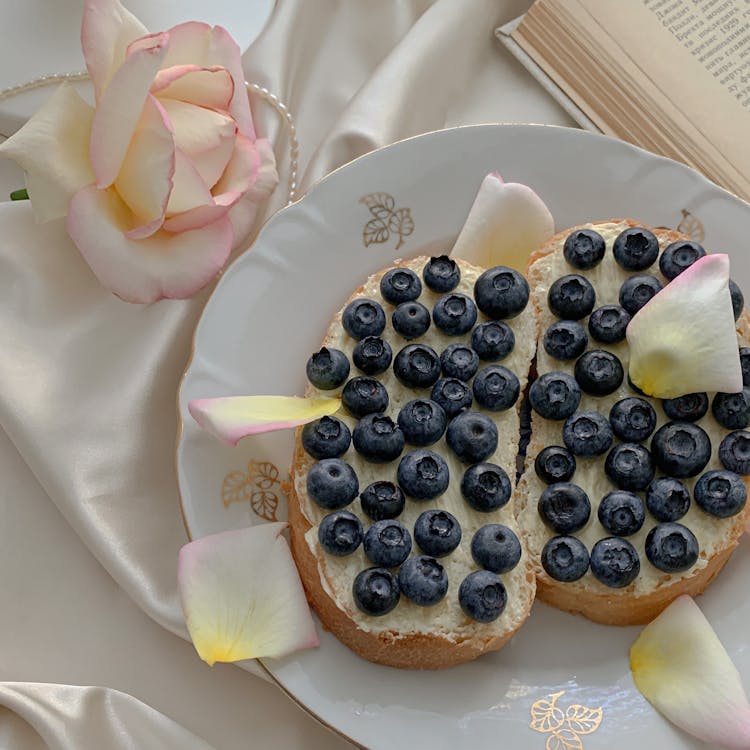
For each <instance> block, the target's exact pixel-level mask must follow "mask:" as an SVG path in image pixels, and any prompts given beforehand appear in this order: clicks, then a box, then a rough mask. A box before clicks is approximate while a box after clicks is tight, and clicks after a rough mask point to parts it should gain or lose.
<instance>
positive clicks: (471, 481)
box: [461, 463, 512, 513]
mask: <svg viewBox="0 0 750 750" xmlns="http://www.w3.org/2000/svg"><path fill="white" fill-rule="evenodd" d="M511 491H512V487H511V484H510V479H509V478H508V475H507V474H506V473H505V471H504V470H503V469H502V468H501V467H500V466H497V465H496V464H488V463H479V464H474V465H473V466H470V467H469V468H468V469H466V471H465V472H464V475H463V477H462V478H461V494H462V495H463V497H464V500H466V502H467V503H468V504H469V505H470V506H471V507H472V508H474V510H478V511H480V513H490V512H491V511H493V510H497V509H498V508H502V507H503V506H504V505H505V504H506V503H507V502H508V500H510V494H511Z"/></svg>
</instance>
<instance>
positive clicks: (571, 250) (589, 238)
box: [563, 229, 605, 270]
mask: <svg viewBox="0 0 750 750" xmlns="http://www.w3.org/2000/svg"><path fill="white" fill-rule="evenodd" d="M604 250H605V245H604V238H603V237H602V236H601V235H600V234H599V232H595V231H594V230H593V229H578V230H576V231H575V232H573V233H572V234H569V235H568V236H567V237H566V238H565V244H564V245H563V255H564V256H565V260H567V261H568V263H570V265H571V266H574V267H575V268H580V269H582V270H585V269H587V268H593V267H594V266H596V265H598V264H599V263H600V262H601V260H602V258H603V257H604Z"/></svg>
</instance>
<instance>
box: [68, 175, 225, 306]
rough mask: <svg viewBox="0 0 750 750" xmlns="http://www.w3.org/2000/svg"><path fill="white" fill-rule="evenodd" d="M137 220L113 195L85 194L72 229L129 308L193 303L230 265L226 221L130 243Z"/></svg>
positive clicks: (72, 214) (90, 190)
mask: <svg viewBox="0 0 750 750" xmlns="http://www.w3.org/2000/svg"><path fill="white" fill-rule="evenodd" d="M131 223H132V216H131V214H130V212H129V211H128V209H127V207H126V206H125V204H124V203H123V201H122V200H121V199H120V197H119V196H118V195H117V193H116V192H115V191H114V190H113V189H109V190H98V189H97V188H96V186H95V185H89V186H88V187H85V188H83V189H82V190H79V191H78V193H76V194H75V196H74V197H73V200H72V201H71V203H70V211H69V212H68V218H67V221H66V229H67V231H68V234H69V235H70V236H71V238H72V239H73V242H75V244H76V245H77V246H78V249H79V250H80V251H81V255H83V257H84V258H85V259H86V262H87V263H88V264H89V265H90V266H91V269H92V270H93V271H94V273H95V274H96V276H97V278H98V279H99V281H100V282H101V283H102V284H103V285H104V286H105V287H107V288H108V289H110V290H112V291H113V292H114V293H115V294H116V295H117V296H119V297H121V298H122V299H124V300H126V301H128V302H153V301H155V300H158V299H161V298H162V297H170V298H178V299H184V298H185V297H190V296H191V295H192V294H194V293H195V292H197V291H198V290H199V289H201V288H202V287H203V286H205V285H206V284H207V283H208V282H209V281H211V279H213V278H214V277H215V276H216V274H217V273H218V271H219V270H220V269H221V268H222V266H223V265H224V264H225V263H226V261H227V258H228V257H229V253H230V251H231V249H232V245H233V240H234V233H233V231H232V224H231V222H230V221H229V219H228V218H226V217H224V218H222V219H219V220H218V221H215V222H213V223H212V224H209V225H208V226H206V227H204V228H202V229H195V230H193V231H189V232H182V233H181V234H170V233H169V232H165V231H160V232H157V233H156V234H155V235H153V236H152V237H148V238H147V239H144V240H139V241H133V240H131V239H129V238H128V237H126V235H125V232H127V230H128V228H129V226H130V224H131Z"/></svg>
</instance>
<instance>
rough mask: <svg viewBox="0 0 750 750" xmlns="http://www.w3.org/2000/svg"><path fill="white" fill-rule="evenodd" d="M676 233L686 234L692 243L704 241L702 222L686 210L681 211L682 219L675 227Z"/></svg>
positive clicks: (704, 233)
mask: <svg viewBox="0 0 750 750" xmlns="http://www.w3.org/2000/svg"><path fill="white" fill-rule="evenodd" d="M677 231H678V232H682V233H683V234H686V235H687V236H688V237H690V239H691V240H693V241H694V242H703V240H705V239H706V229H705V227H704V226H703V222H702V221H701V220H700V219H699V218H698V217H697V216H695V215H694V214H691V213H690V211H688V210H687V209H686V208H683V209H682V219H680V223H679V224H678V225H677Z"/></svg>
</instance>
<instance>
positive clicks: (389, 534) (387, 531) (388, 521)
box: [363, 518, 411, 568]
mask: <svg viewBox="0 0 750 750" xmlns="http://www.w3.org/2000/svg"><path fill="white" fill-rule="evenodd" d="M363 547H364V550H365V555H366V556H367V559H368V560H370V561H371V562H373V563H374V564H375V565H382V566H383V567H384V568H395V567H396V566H397V565H401V563H402V562H403V561H404V560H406V558H407V557H409V553H410V552H411V536H410V535H409V531H408V530H407V528H406V526H404V525H403V524H402V523H399V522H398V521H394V520H393V519H392V518H385V519H383V520H382V521H375V523H373V524H372V526H370V528H369V529H367V532H366V533H365V540H364V545H363Z"/></svg>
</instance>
